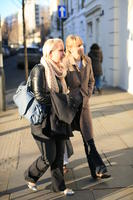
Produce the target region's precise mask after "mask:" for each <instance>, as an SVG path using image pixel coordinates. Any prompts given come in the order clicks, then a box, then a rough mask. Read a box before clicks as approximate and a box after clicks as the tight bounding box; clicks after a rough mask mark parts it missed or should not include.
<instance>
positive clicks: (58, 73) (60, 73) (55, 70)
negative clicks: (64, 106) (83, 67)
mask: <svg viewBox="0 0 133 200" xmlns="http://www.w3.org/2000/svg"><path fill="white" fill-rule="evenodd" d="M40 62H41V64H42V65H43V66H44V68H45V77H46V82H47V86H48V88H49V90H51V91H54V92H59V87H58V83H57V79H56V77H58V78H59V79H60V82H61V85H62V89H63V93H64V94H67V93H68V92H69V90H68V88H67V85H66V81H65V76H66V70H65V69H64V67H63V66H62V65H60V66H59V67H58V66H57V65H56V64H55V63H54V62H53V61H52V60H50V59H46V58H44V57H42V58H41V61H40Z"/></svg>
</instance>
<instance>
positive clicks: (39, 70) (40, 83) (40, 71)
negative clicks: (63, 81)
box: [30, 64, 51, 106]
mask: <svg viewBox="0 0 133 200" xmlns="http://www.w3.org/2000/svg"><path fill="white" fill-rule="evenodd" d="M30 75H31V90H32V92H33V93H34V95H35V98H36V99H37V101H38V102H39V103H41V104H45V106H47V105H48V106H51V100H50V93H49V91H47V89H46V79H45V70H44V67H43V66H42V65H41V64H38V65H35V67H34V68H33V69H32V71H31V74H30Z"/></svg>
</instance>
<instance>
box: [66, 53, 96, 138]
mask: <svg viewBox="0 0 133 200" xmlns="http://www.w3.org/2000/svg"><path fill="white" fill-rule="evenodd" d="M63 62H64V65H65V67H66V69H67V76H66V81H67V85H68V88H69V90H70V91H73V90H75V89H77V90H80V92H81V94H82V97H83V102H82V107H81V112H80V118H79V116H78V118H79V119H80V120H78V121H77V119H75V121H76V123H78V124H77V127H79V126H78V125H79V124H80V128H79V130H80V131H81V133H82V135H83V138H84V140H85V141H88V140H90V139H91V138H93V127H92V117H91V112H90V106H89V99H90V97H91V94H92V91H93V86H94V83H95V81H94V76H93V70H92V65H91V60H90V58H88V56H83V57H82V67H81V70H80V69H79V67H78V65H77V64H76V63H75V61H74V59H73V57H72V55H66V56H65V58H64V61H63ZM77 94H78V93H77ZM75 98H76V99H78V97H76V96H75ZM75 129H76V128H75Z"/></svg>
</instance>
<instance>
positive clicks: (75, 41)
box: [66, 35, 83, 53]
mask: <svg viewBox="0 0 133 200" xmlns="http://www.w3.org/2000/svg"><path fill="white" fill-rule="evenodd" d="M78 45H83V40H82V39H81V38H80V37H79V36H78V35H68V37H67V38H66V53H69V52H70V50H71V48H72V47H73V46H78Z"/></svg>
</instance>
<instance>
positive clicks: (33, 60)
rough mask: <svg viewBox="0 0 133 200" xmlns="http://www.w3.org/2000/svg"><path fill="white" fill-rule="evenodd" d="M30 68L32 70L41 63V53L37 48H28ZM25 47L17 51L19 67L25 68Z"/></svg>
mask: <svg viewBox="0 0 133 200" xmlns="http://www.w3.org/2000/svg"><path fill="white" fill-rule="evenodd" d="M27 56H28V66H29V68H30V69H31V68H32V67H34V65H35V64H37V63H39V62H40V58H41V53H40V52H39V48H37V47H27ZM24 66H25V59H24V47H20V48H19V49H18V51H17V67H18V68H22V69H23V68H24Z"/></svg>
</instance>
